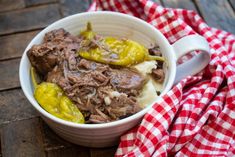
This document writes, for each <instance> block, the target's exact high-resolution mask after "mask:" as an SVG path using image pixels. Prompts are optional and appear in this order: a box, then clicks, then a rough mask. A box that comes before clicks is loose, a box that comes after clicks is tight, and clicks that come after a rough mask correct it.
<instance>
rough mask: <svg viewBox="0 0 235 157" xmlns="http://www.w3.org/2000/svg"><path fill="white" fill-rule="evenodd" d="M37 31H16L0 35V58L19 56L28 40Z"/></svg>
mask: <svg viewBox="0 0 235 157" xmlns="http://www.w3.org/2000/svg"><path fill="white" fill-rule="evenodd" d="M38 32H39V31H33V32H27V33H18V34H13V35H7V36H1V37H0V47H1V53H0V60H2V59H10V58H16V57H20V56H21V55H22V54H23V52H24V49H25V48H26V46H27V45H28V43H29V42H30V40H31V39H32V38H33V37H34V36H35V35H36V34H37V33H38Z"/></svg>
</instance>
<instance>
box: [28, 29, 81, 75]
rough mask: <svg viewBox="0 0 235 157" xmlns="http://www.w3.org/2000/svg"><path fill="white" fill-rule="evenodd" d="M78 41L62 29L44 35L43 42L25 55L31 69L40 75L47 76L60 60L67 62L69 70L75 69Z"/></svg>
mask: <svg viewBox="0 0 235 157" xmlns="http://www.w3.org/2000/svg"><path fill="white" fill-rule="evenodd" d="M78 49H79V39H78V38H76V37H74V36H71V35H70V34H69V33H68V32H66V31H65V30H64V29H58V30H54V31H51V32H48V33H46V35H45V37H44V42H43V43H42V44H40V45H34V46H32V48H31V49H29V50H28V52H27V55H28V57H29V60H30V62H31V64H32V66H33V67H35V69H36V71H37V72H38V73H39V74H40V75H43V76H45V75H47V73H48V72H50V71H51V70H52V69H53V68H54V67H55V65H57V64H59V62H60V61H61V60H67V61H68V64H69V68H70V69H75V67H76V59H75V58H76V56H77V55H76V53H75V52H76V51H77V50H78Z"/></svg>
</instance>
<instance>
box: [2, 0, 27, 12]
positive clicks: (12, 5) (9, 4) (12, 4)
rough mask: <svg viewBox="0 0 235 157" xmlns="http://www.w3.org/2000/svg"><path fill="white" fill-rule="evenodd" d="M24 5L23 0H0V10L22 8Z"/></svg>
mask: <svg viewBox="0 0 235 157" xmlns="http://www.w3.org/2000/svg"><path fill="white" fill-rule="evenodd" d="M24 7H25V3H24V0H17V3H16V1H15V0H0V12H4V11H11V10H16V9H22V8H24Z"/></svg>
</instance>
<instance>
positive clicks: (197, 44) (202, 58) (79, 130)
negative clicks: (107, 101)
mask: <svg viewBox="0 0 235 157" xmlns="http://www.w3.org/2000/svg"><path fill="white" fill-rule="evenodd" d="M88 21H90V22H91V23H92V25H93V29H94V31H95V32H97V33H98V34H100V35H105V36H107V35H108V36H116V37H126V38H129V39H132V40H135V41H137V42H139V43H141V44H143V45H145V46H146V47H149V46H150V45H156V44H157V45H159V46H160V49H161V52H162V54H163V56H164V57H165V58H166V59H167V63H168V66H167V70H166V79H165V82H164V90H163V91H162V95H163V94H165V93H166V92H167V91H169V90H170V88H171V87H172V85H173V83H174V82H175V81H179V80H180V79H181V78H183V77H185V76H187V75H190V74H195V73H197V72H199V71H200V70H201V69H202V68H204V67H205V66H206V65H207V63H208V61H209V59H210V54H209V47H208V44H207V42H206V40H205V39H204V38H202V37H201V36H198V35H192V36H187V37H184V38H182V39H180V40H179V41H177V42H176V43H175V44H173V45H170V44H169V42H168V41H167V39H166V38H165V37H164V36H163V35H162V34H161V32H160V31H158V30H157V29H155V28H154V27H153V26H151V25H149V24H148V23H146V22H145V21H142V20H140V19H138V18H135V17H132V16H129V15H125V14H121V13H115V12H88V13H80V14H76V15H72V16H69V17H66V18H64V19H61V20H59V21H57V22H55V23H53V24H51V25H49V26H48V27H47V28H45V29H44V30H42V31H41V32H40V33H39V34H38V35H36V37H35V38H34V39H33V40H32V41H31V42H30V44H29V45H28V46H27V48H26V49H25V51H24V54H23V56H22V59H21V63H20V69H19V75H20V84H21V87H22V89H23V92H24V94H25V96H26V97H27V99H28V100H29V101H30V103H31V104H32V105H33V107H34V108H35V109H36V110H37V111H38V112H39V113H40V115H41V117H42V118H43V119H44V121H45V122H46V123H47V124H48V125H49V126H50V127H51V128H52V129H53V130H54V131H55V132H56V133H57V134H58V135H59V136H61V137H62V138H64V139H65V140H68V141H70V142H72V143H75V144H79V145H83V146H89V147H107V146H112V145H115V144H117V142H118V140H119V137H120V135H122V134H123V133H124V132H126V131H127V130H129V129H131V128H132V127H134V126H135V125H136V124H138V123H139V122H140V121H141V118H142V117H143V116H144V114H145V113H146V112H147V111H148V110H149V109H150V108H151V106H152V105H153V104H149V106H148V107H146V108H145V109H143V110H142V111H140V112H138V113H136V114H134V115H132V116H130V117H128V118H125V119H122V120H118V121H115V122H110V123H105V124H76V123H72V122H68V121H64V120H62V119H59V118H57V117H54V116H53V115H51V114H49V113H48V112H46V111H45V110H44V109H43V108H41V106H40V105H39V104H38V103H37V101H36V100H35V99H34V97H33V87H32V83H31V77H30V66H31V65H30V62H29V59H28V57H27V55H26V53H27V50H28V49H30V48H31V47H32V46H33V45H34V44H40V43H41V42H42V40H43V37H44V35H45V33H46V32H49V31H51V30H54V29H58V28H64V29H65V30H67V31H69V32H70V33H72V34H74V35H77V34H79V32H80V30H81V29H84V28H85V26H86V23H87V22H88ZM192 50H202V51H203V53H200V54H199V55H197V56H196V57H194V59H192V60H190V61H188V62H187V63H184V64H183V65H181V66H180V67H177V66H176V61H177V59H178V58H179V57H180V56H182V55H184V54H186V53H187V52H189V51H192ZM176 52H177V53H176ZM176 71H177V77H176ZM149 94H151V93H149ZM156 101H157V100H156ZM156 116H158V115H156Z"/></svg>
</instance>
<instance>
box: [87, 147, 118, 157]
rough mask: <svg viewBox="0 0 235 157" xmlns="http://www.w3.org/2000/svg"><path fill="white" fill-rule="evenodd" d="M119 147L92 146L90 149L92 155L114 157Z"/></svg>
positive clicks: (94, 156) (93, 156)
mask: <svg viewBox="0 0 235 157" xmlns="http://www.w3.org/2000/svg"><path fill="white" fill-rule="evenodd" d="M116 150H117V147H110V148H92V149H91V150H90V153H91V155H90V156H91V157H100V156H102V157H112V156H114V154H115V152H116Z"/></svg>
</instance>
